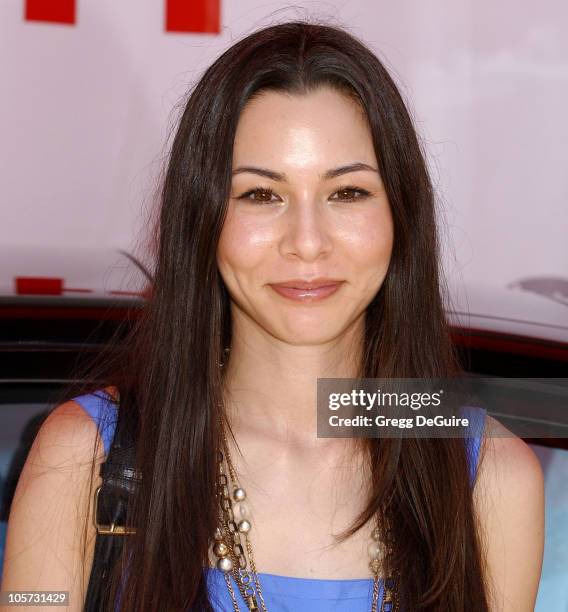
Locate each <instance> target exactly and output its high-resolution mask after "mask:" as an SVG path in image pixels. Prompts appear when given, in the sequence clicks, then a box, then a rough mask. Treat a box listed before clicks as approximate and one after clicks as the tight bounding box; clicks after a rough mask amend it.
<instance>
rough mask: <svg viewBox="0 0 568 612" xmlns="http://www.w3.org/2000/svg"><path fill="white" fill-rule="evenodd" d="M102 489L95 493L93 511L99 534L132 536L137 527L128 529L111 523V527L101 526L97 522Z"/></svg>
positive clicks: (98, 488) (99, 488)
mask: <svg viewBox="0 0 568 612" xmlns="http://www.w3.org/2000/svg"><path fill="white" fill-rule="evenodd" d="M101 488H102V485H100V486H99V487H97V490H96V491H95V506H94V509H93V523H94V525H95V528H96V530H97V533H100V534H102V535H130V534H133V533H136V528H135V527H126V526H124V525H115V524H114V523H111V524H110V525H101V524H100V523H99V522H98V520H97V510H98V508H99V492H100V490H101Z"/></svg>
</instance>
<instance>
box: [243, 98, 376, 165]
mask: <svg viewBox="0 0 568 612" xmlns="http://www.w3.org/2000/svg"><path fill="white" fill-rule="evenodd" d="M354 158H356V159H358V160H359V161H364V162H368V163H373V162H376V160H375V152H374V148H373V141H372V135H371V129H370V126H369V124H368V120H367V116H366V114H365V111H364V110H363V108H362V107H361V106H360V105H359V104H358V103H357V102H356V101H355V100H354V99H353V98H351V97H350V96H348V95H346V94H345V93H341V92H339V91H337V90H335V89H332V88H330V87H320V88H318V89H316V90H314V91H312V92H310V93H307V94H288V93H284V92H276V91H263V92H261V93H260V94H259V95H258V96H257V97H255V98H253V99H252V100H251V101H249V102H248V104H247V105H246V106H245V107H244V109H243V111H242V113H241V116H240V117H239V121H238V124H237V131H236V134H235V142H234V147H233V163H239V164H240V163H261V162H264V164H265V165H266V164H268V163H269V162H270V161H272V162H274V163H279V164H289V165H295V164H299V165H303V166H305V165H306V164H318V163H320V162H321V163H326V164H329V163H335V162H337V163H344V162H346V163H348V162H350V161H353V159H354Z"/></svg>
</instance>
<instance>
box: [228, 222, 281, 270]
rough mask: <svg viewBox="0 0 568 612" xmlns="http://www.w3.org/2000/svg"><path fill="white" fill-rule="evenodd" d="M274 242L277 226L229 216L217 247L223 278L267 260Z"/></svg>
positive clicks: (252, 267) (260, 264) (256, 266)
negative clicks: (273, 226)
mask: <svg viewBox="0 0 568 612" xmlns="http://www.w3.org/2000/svg"><path fill="white" fill-rule="evenodd" d="M274 245H275V235H274V229H273V228H272V227H270V225H268V224H263V223H258V222H256V221H254V220H251V219H246V218H244V217H239V216H238V215H234V214H233V215H228V216H227V219H226V220H225V224H224V226H223V230H222V231H221V235H220V237H219V245H218V247H217V264H218V266H219V271H220V272H221V274H222V275H223V276H224V277H225V275H227V276H229V275H230V276H237V275H239V273H247V272H248V273H250V272H253V271H254V270H255V269H257V268H259V267H260V266H262V264H263V262H264V263H266V262H267V259H268V257H267V256H268V255H269V254H270V251H271V250H272V249H273V248H274ZM225 280H227V279H225Z"/></svg>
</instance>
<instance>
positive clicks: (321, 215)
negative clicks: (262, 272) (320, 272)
mask: <svg viewBox="0 0 568 612" xmlns="http://www.w3.org/2000/svg"><path fill="white" fill-rule="evenodd" d="M332 242H333V241H332V235H331V227H330V224H329V222H328V219H327V218H326V215H325V211H324V210H323V207H322V206H321V204H320V203H318V202H317V201H316V199H315V198H312V199H310V200H309V201H307V200H304V201H301V202H300V201H297V202H296V203H295V204H294V205H292V206H290V207H289V208H288V210H287V211H286V219H285V223H284V232H283V235H282V237H281V241H280V252H281V254H282V255H283V256H284V257H286V258H298V259H301V260H303V261H315V260H317V259H319V258H321V257H324V256H325V255H327V254H328V253H329V252H330V251H331V248H332Z"/></svg>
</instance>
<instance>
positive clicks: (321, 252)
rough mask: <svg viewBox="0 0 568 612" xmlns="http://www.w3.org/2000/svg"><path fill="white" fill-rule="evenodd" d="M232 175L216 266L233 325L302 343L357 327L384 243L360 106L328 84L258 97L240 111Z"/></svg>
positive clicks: (388, 223) (387, 221)
mask: <svg viewBox="0 0 568 612" xmlns="http://www.w3.org/2000/svg"><path fill="white" fill-rule="evenodd" d="M350 167H351V168H350ZM232 169H233V177H232V186H231V195H230V201H229V203H228V211H227V217H226V220H225V224H224V226H223V229H222V232H221V236H220V241H219V245H218V250H217V262H218V266H219V271H220V273H221V276H222V278H223V280H224V282H225V284H226V286H227V289H228V291H229V293H230V296H231V299H232V305H231V308H232V311H233V319H234V324H236V325H239V322H240V321H241V322H244V321H246V323H247V324H253V325H258V326H260V327H261V328H263V329H264V330H265V331H266V332H268V333H269V334H271V335H272V336H274V337H276V338H278V339H280V340H282V341H285V342H287V343H291V344H297V345H308V344H321V343H323V342H327V341H330V340H333V339H335V338H337V337H338V336H340V335H341V334H342V333H344V332H345V331H346V330H348V329H349V328H350V327H351V326H353V325H354V324H356V323H357V322H361V321H362V320H363V319H362V315H363V313H364V311H365V308H366V307H367V306H368V304H369V303H370V302H371V300H372V299H373V297H374V296H375V294H376V293H377V291H378V290H379V288H380V287H381V285H382V283H383V280H384V278H385V276H386V273H387V269H388V265H389V261H390V256H391V252H392V243H393V223H392V217H391V212H390V207H389V203H388V200H387V196H386V193H385V189H384V186H383V183H382V180H381V177H380V175H379V172H378V165H377V159H376V156H375V152H374V149H373V144H372V138H371V132H370V129H369V126H368V124H367V119H366V116H365V115H364V112H363V110H362V109H361V108H360V107H359V106H358V105H357V104H356V103H355V102H354V101H352V100H351V99H349V98H348V97H346V96H345V95H342V94H340V93H338V92H337V91H335V90H332V89H331V88H327V87H324V88H320V89H318V90H317V91H315V92H313V93H310V94H309V95H302V96H289V95H286V94H282V93H276V92H263V93H262V94H260V95H259V96H258V97H257V98H256V99H254V100H252V101H250V102H249V103H248V104H247V105H246V106H245V108H244V110H243V112H242V114H241V117H240V119H239V123H238V126H237V132H236V135H235V142H234V150H233V165H232ZM314 279H316V280H315V282H312V281H314ZM318 279H319V280H318ZM301 280H303V281H305V283H307V287H301V286H300V285H301V283H299V282H298V281H301ZM314 285H323V287H322V288H320V289H314V288H313V287H312V286H314Z"/></svg>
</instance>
